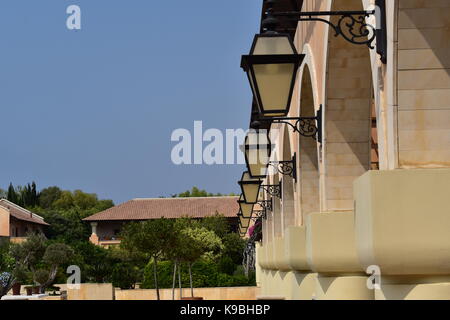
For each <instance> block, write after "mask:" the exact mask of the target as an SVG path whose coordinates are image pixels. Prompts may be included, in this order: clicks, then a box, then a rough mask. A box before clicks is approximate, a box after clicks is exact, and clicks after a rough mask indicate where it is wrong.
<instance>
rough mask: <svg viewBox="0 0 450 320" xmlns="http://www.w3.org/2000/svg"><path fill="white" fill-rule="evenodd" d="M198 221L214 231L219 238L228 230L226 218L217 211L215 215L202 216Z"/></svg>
mask: <svg viewBox="0 0 450 320" xmlns="http://www.w3.org/2000/svg"><path fill="white" fill-rule="evenodd" d="M200 223H201V226H202V227H204V228H206V229H208V230H211V231H214V233H215V234H216V235H217V236H219V238H220V239H223V238H224V237H225V236H226V235H227V233H228V232H229V231H230V225H229V223H228V221H227V219H226V218H225V217H224V216H223V215H222V214H219V213H216V214H215V215H213V216H210V217H206V218H203V219H202V220H201V222H200Z"/></svg>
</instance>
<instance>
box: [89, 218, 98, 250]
mask: <svg viewBox="0 0 450 320" xmlns="http://www.w3.org/2000/svg"><path fill="white" fill-rule="evenodd" d="M97 226H98V222H91V228H92V234H91V237H90V238H89V241H91V242H92V243H93V244H95V245H98V244H99V238H98V236H97Z"/></svg>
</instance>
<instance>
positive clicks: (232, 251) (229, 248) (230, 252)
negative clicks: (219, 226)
mask: <svg viewBox="0 0 450 320" xmlns="http://www.w3.org/2000/svg"><path fill="white" fill-rule="evenodd" d="M222 241H223V245H224V249H223V251H222V256H227V257H230V258H231V260H232V261H233V263H234V264H236V265H240V264H241V263H242V254H243V252H244V249H245V244H246V241H245V240H244V239H242V238H241V237H240V236H239V235H238V234H237V233H235V232H232V233H228V234H226V235H225V236H224V237H223V239H222Z"/></svg>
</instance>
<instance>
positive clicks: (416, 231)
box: [249, 0, 450, 300]
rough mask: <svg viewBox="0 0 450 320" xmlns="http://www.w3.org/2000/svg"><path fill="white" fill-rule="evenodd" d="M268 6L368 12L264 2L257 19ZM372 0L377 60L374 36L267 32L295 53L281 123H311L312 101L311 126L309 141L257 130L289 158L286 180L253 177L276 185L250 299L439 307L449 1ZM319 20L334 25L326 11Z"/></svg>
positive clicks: (282, 127)
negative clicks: (364, 41)
mask: <svg viewBox="0 0 450 320" xmlns="http://www.w3.org/2000/svg"><path fill="white" fill-rule="evenodd" d="M269 2H271V4H270V5H273V4H272V3H275V5H274V6H273V12H275V13H276V12H289V11H294V10H298V11H300V10H301V11H302V12H319V11H332V12H337V11H362V10H366V11H369V10H373V9H374V5H375V0H373V1H370V0H304V1H302V0H297V1H289V0H277V1H270V0H269V1H264V9H263V18H264V17H265V15H266V13H265V11H266V10H265V9H266V8H267V6H268V5H269ZM377 3H383V4H384V5H385V10H386V20H385V21H386V26H385V28H384V29H385V30H386V35H387V38H386V45H387V46H386V50H385V51H384V54H385V55H384V57H383V59H382V57H381V56H380V55H379V54H378V53H377V52H376V48H380V46H381V45H382V44H381V41H382V39H381V37H379V36H377V39H376V40H375V42H378V43H376V47H375V48H374V49H370V48H369V47H368V46H365V45H355V44H353V43H351V42H349V41H346V40H345V39H344V38H343V37H342V36H335V32H334V30H333V28H331V27H330V26H329V25H328V24H327V23H324V22H323V21H297V19H296V20H295V21H294V22H292V19H290V20H289V21H287V22H281V23H280V24H279V25H278V26H277V28H278V30H277V31H279V32H289V33H290V34H291V35H292V36H293V38H294V43H295V46H296V48H297V51H298V53H301V54H304V55H305V57H304V60H303V63H302V64H301V66H300V68H299V71H298V74H297V78H296V79H297V80H296V84H295V89H294V95H293V99H292V103H291V107H290V112H289V115H288V116H289V117H299V116H303V117H304V116H314V115H315V114H316V112H318V110H319V108H320V106H321V105H322V108H323V109H322V110H323V113H322V119H323V120H322V124H323V125H322V130H321V134H322V141H319V142H318V141H316V140H314V139H312V138H310V137H303V136H301V135H299V134H298V133H297V132H294V131H293V130H292V128H291V127H290V126H289V125H286V124H283V123H272V125H271V127H270V128H271V131H278V132H280V134H278V135H277V136H273V135H272V133H271V135H272V136H271V142H272V144H273V145H276V146H277V148H279V150H280V152H279V154H280V155H281V158H282V160H290V159H291V158H292V157H293V155H294V154H296V163H295V166H296V169H297V180H296V181H295V180H294V179H293V178H291V177H290V176H287V175H283V174H280V173H276V174H272V175H268V176H267V177H266V178H265V180H264V183H265V184H268V185H277V184H278V183H280V181H281V183H282V196H281V198H278V197H273V198H272V201H273V208H272V209H273V210H272V211H268V212H267V218H266V219H265V220H263V241H262V243H261V245H260V246H258V247H257V250H256V255H257V269H258V272H257V274H258V280H257V281H258V284H259V285H260V286H261V290H262V294H263V295H266V296H272V297H280V298H285V299H308V300H309V299H377V300H378V299H379V300H382V299H422V298H425V299H450V196H449V191H450V1H448V0H426V1H425V0H386V1H377ZM321 18H323V19H325V20H327V21H329V22H331V23H334V24H336V23H337V22H338V19H339V16H331V17H330V16H326V15H324V16H322V17H321ZM375 20H376V19H375V16H372V15H371V16H369V17H368V18H367V21H368V22H370V23H372V24H376V23H377V21H375ZM282 21H284V20H282ZM377 27H379V28H381V27H382V26H380V25H378V26H377ZM251 36H252V35H249V40H250V39H251ZM383 60H384V61H383ZM255 113H257V112H255V109H253V112H252V115H253V117H254V115H255ZM273 129H278V130H273ZM267 197H268V198H270V196H268V195H266V198H267ZM372 274H373V275H372Z"/></svg>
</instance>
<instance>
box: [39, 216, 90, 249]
mask: <svg viewBox="0 0 450 320" xmlns="http://www.w3.org/2000/svg"><path fill="white" fill-rule="evenodd" d="M34 211H35V212H36V213H37V214H39V215H41V216H42V217H43V218H44V219H45V221H46V222H47V223H49V224H50V227H48V228H46V230H45V235H46V236H47V238H49V239H54V240H58V241H62V242H64V243H68V244H72V243H73V242H78V241H86V240H87V239H89V236H90V235H91V230H90V227H89V225H88V224H87V223H84V222H83V221H82V220H81V215H80V214H79V213H78V212H77V211H76V210H74V209H71V210H69V211H59V212H57V211H53V210H52V211H44V210H39V209H36V210H34Z"/></svg>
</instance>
